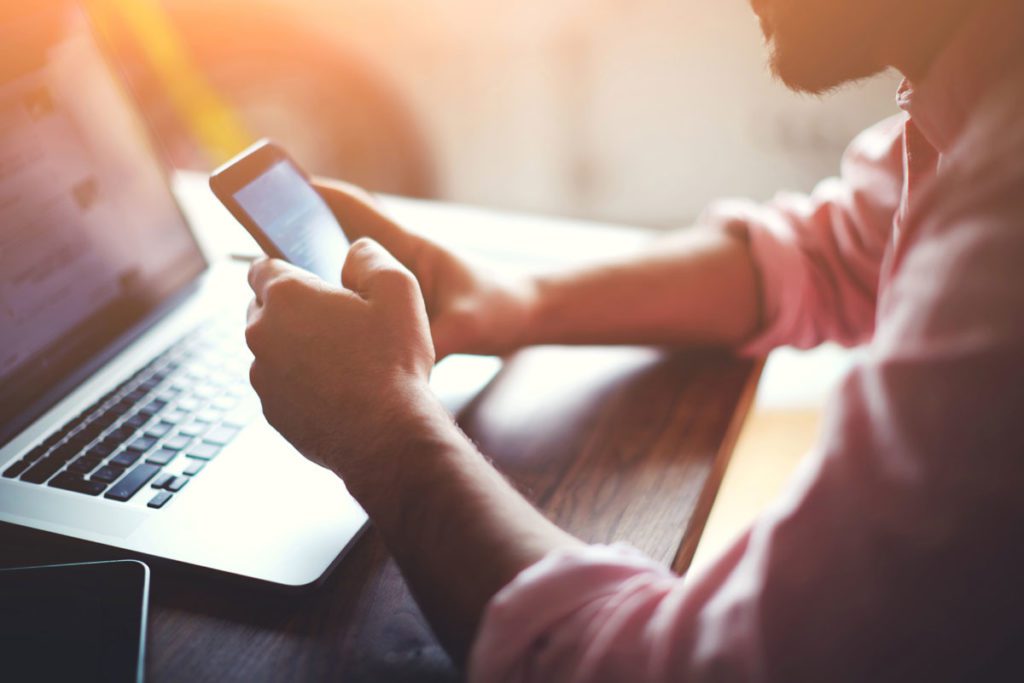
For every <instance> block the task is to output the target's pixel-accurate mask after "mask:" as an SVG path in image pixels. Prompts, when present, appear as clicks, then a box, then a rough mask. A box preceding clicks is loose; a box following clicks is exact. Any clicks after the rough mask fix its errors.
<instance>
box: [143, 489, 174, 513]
mask: <svg viewBox="0 0 1024 683" xmlns="http://www.w3.org/2000/svg"><path fill="white" fill-rule="evenodd" d="M171 497H172V495H171V492H170V491H160V492H159V493H158V494H156V495H155V496H153V499H152V500H151V501H149V502H148V503H146V505H147V506H148V507H151V508H153V509H154V510H159V509H160V508H162V507H163V506H164V505H167V501H169V500H170V499H171Z"/></svg>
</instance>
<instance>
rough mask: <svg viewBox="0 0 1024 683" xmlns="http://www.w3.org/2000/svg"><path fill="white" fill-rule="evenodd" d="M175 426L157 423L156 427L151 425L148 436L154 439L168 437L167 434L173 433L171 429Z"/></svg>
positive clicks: (147, 431)
mask: <svg viewBox="0 0 1024 683" xmlns="http://www.w3.org/2000/svg"><path fill="white" fill-rule="evenodd" d="M173 426H174V425H172V424H171V423H170V422H157V423H156V424H155V425H151V426H150V427H149V429H147V430H146V436H150V437H153V438H154V439H159V438H161V437H163V436H167V432H169V431H171V427H173Z"/></svg>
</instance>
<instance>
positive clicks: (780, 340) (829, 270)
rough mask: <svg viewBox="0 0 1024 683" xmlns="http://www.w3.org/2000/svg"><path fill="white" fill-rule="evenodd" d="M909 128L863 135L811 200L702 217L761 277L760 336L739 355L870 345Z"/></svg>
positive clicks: (895, 120) (892, 126) (737, 204)
mask: <svg viewBox="0 0 1024 683" xmlns="http://www.w3.org/2000/svg"><path fill="white" fill-rule="evenodd" d="M905 124H906V115H899V116H895V117H892V118H890V119H887V120H885V121H883V122H882V123H880V124H878V125H876V126H874V127H872V128H869V129H868V130H866V131H865V132H864V133H862V134H861V135H859V136H858V137H857V138H856V139H855V140H854V141H853V142H852V143H851V144H850V146H849V148H848V149H847V150H846V153H845V154H844V155H843V161H842V166H841V175H840V176H839V177H838V178H830V179H828V180H825V181H824V182H822V183H821V184H819V185H818V187H817V188H815V190H814V192H813V193H811V194H810V195H809V196H808V195H800V194H780V195H778V196H777V197H775V199H773V200H772V201H770V202H767V203H764V204H757V203H754V202H751V201H745V200H723V201H720V202H717V203H715V204H713V205H712V206H710V207H709V208H708V210H707V211H706V212H705V214H704V216H703V218H702V220H701V222H702V223H704V224H709V225H716V226H720V227H722V228H724V229H726V230H727V231H729V232H730V233H733V234H735V235H737V236H738V237H740V238H741V239H743V240H744V241H745V242H746V243H747V244H748V245H749V248H750V252H751V255H752V257H753V261H754V265H755V268H756V270H757V271H758V276H759V281H760V291H761V311H762V327H761V329H760V330H759V331H758V333H757V334H756V335H755V336H754V338H752V339H750V340H749V341H748V342H747V343H746V344H745V345H744V346H743V348H742V349H741V352H743V353H744V354H747V355H761V354H764V353H767V352H768V351H770V350H772V349H773V348H775V347H778V346H796V347H798V348H811V347H813V346H816V345H818V344H820V343H822V342H825V341H835V342H839V343H841V344H844V345H846V346H852V345H855V344H859V343H861V342H864V341H866V340H867V339H869V338H870V336H871V333H872V331H873V330H874V325H875V301H876V298H877V293H878V286H879V276H880V273H881V269H882V260H883V257H884V255H885V252H886V247H887V246H888V244H889V241H890V239H891V236H892V230H893V219H894V216H895V215H896V212H897V209H898V207H899V204H900V199H901V195H902V188H903V131H904V126H905Z"/></svg>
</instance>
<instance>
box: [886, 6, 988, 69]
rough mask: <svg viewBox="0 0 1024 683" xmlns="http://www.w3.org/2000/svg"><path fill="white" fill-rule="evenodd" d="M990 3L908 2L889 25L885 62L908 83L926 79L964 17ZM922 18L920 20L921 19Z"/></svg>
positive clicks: (966, 17) (962, 22) (965, 18)
mask: <svg viewBox="0 0 1024 683" xmlns="http://www.w3.org/2000/svg"><path fill="white" fill-rule="evenodd" d="M989 1H991V0H982V1H980V2H979V1H978V0H910V1H909V2H906V3H905V4H904V7H905V8H906V9H905V11H904V12H902V16H901V17H898V20H897V21H894V22H892V23H891V25H890V31H888V35H887V36H886V38H887V40H886V41H885V42H886V43H887V44H888V45H889V46H890V47H891V50H889V53H890V54H889V55H887V59H886V62H887V63H888V64H889V65H890V66H893V67H895V68H896V69H899V70H900V72H902V73H903V75H904V76H906V77H907V78H909V79H910V80H911V81H920V80H922V79H924V78H925V76H927V75H928V71H929V70H930V69H931V66H932V63H933V62H934V61H935V59H936V57H938V55H939V54H940V53H941V52H942V50H943V49H944V48H945V47H946V46H947V45H948V44H949V43H950V41H951V40H952V39H953V37H954V35H955V34H956V32H957V29H959V28H960V27H961V26H962V25H963V24H964V22H965V21H966V20H967V19H968V17H969V16H970V15H971V14H973V13H974V12H976V11H977V10H978V9H979V6H984V5H986V4H988V2H989ZM922 17H923V18H922Z"/></svg>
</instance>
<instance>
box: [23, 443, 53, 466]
mask: <svg viewBox="0 0 1024 683" xmlns="http://www.w3.org/2000/svg"><path fill="white" fill-rule="evenodd" d="M48 450H49V448H48V447H46V446H44V445H39V446H36V447H35V448H33V449H32V450H30V451H29V452H28V453H26V454H25V455H23V456H22V458H21V459H22V460H24V461H25V462H35V461H36V460H39V458H41V457H43V456H44V455H46V451H48Z"/></svg>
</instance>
